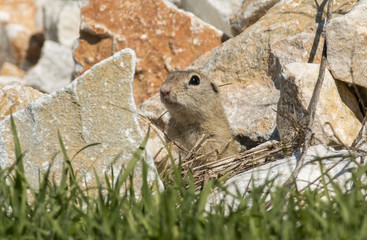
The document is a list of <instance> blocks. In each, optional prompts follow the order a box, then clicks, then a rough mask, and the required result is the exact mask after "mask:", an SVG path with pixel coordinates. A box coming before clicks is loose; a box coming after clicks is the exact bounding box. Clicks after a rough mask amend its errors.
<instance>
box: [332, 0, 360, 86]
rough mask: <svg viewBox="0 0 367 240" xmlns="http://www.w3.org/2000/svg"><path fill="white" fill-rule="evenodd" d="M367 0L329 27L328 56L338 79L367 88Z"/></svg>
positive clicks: (333, 21) (334, 74)
mask: <svg viewBox="0 0 367 240" xmlns="http://www.w3.org/2000/svg"><path fill="white" fill-rule="evenodd" d="M366 12H367V0H361V1H359V3H358V5H356V6H355V7H354V8H353V10H352V11H350V12H349V13H348V14H346V15H344V16H341V17H338V18H334V19H332V20H331V21H330V22H329V24H328V25H327V29H326V37H327V40H328V46H327V56H328V63H329V66H330V70H331V72H332V74H333V76H334V78H336V79H339V80H341V81H345V82H348V83H353V82H354V83H355V84H358V85H360V86H362V87H365V88H367V69H366V67H365V66H366V62H367V40H366V39H367V14H366Z"/></svg>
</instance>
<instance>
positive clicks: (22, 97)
mask: <svg viewBox="0 0 367 240" xmlns="http://www.w3.org/2000/svg"><path fill="white" fill-rule="evenodd" d="M43 96H45V94H43V93H41V92H39V91H37V90H35V89H33V88H31V87H25V86H24V85H22V84H21V83H20V82H13V83H12V84H10V85H7V86H5V87H3V88H1V89H0V120H2V119H4V117H5V116H7V115H9V114H10V113H11V112H12V113H15V112H17V111H19V110H22V109H24V108H26V107H27V106H28V104H29V103H31V102H33V101H34V100H36V99H38V98H40V97H43Z"/></svg>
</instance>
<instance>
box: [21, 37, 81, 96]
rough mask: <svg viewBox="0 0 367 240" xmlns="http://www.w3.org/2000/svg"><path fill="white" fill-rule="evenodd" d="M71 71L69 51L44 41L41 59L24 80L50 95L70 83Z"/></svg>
mask: <svg viewBox="0 0 367 240" xmlns="http://www.w3.org/2000/svg"><path fill="white" fill-rule="evenodd" d="M73 69H74V62H73V58H72V51H71V49H69V48H67V47H65V46H62V45H60V44H58V43H56V42H53V41H45V43H44V45H43V48H42V53H41V59H40V60H39V61H38V63H37V65H36V66H34V67H33V68H32V69H30V70H29V71H28V72H27V74H26V75H25V77H24V78H25V80H26V81H27V82H28V83H29V84H31V85H33V86H35V87H36V88H37V89H40V90H42V91H44V92H48V93H50V92H53V91H56V90H58V89H60V88H62V87H64V86H66V85H67V84H69V83H70V81H71V78H72V72H73Z"/></svg>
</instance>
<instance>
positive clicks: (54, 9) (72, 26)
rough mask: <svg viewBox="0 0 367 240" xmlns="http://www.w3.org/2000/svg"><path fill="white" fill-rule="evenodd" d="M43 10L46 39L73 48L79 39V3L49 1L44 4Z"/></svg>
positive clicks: (58, 0)
mask: <svg viewBox="0 0 367 240" xmlns="http://www.w3.org/2000/svg"><path fill="white" fill-rule="evenodd" d="M43 10H44V21H43V25H44V27H45V35H46V39H47V40H52V41H54V42H58V43H60V44H61V45H63V46H66V47H68V48H72V46H73V44H74V43H75V41H76V40H77V39H78V37H79V28H80V17H81V16H80V5H79V2H76V1H67V2H65V1H61V0H48V1H46V2H45V3H44V6H43Z"/></svg>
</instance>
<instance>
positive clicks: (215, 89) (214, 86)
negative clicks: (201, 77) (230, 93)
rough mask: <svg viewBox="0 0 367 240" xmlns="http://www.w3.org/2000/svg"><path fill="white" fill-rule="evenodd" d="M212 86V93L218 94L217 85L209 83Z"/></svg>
mask: <svg viewBox="0 0 367 240" xmlns="http://www.w3.org/2000/svg"><path fill="white" fill-rule="evenodd" d="M210 84H211V85H212V88H213V90H214V92H216V93H218V87H217V85H215V84H214V83H210Z"/></svg>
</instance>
